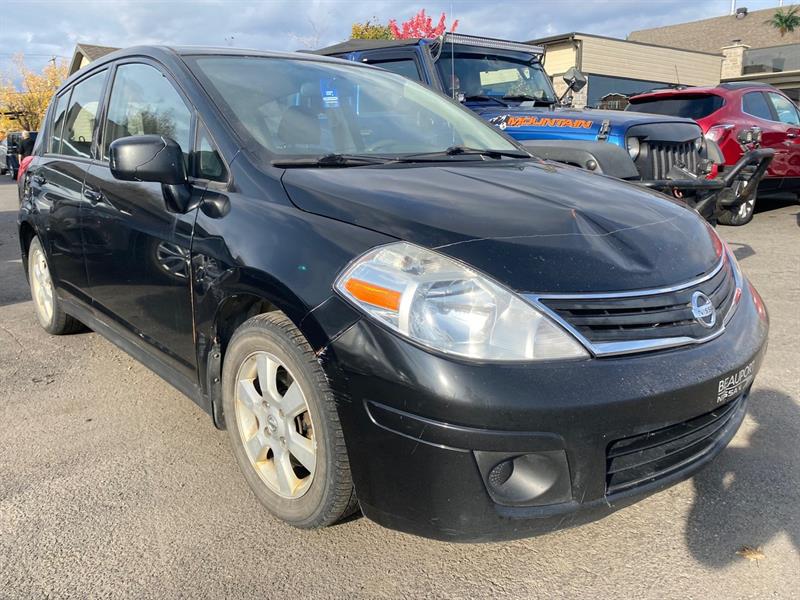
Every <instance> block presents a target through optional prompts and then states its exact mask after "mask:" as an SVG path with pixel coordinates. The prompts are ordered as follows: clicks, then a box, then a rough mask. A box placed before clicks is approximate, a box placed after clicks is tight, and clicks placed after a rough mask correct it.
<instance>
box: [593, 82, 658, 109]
mask: <svg viewBox="0 0 800 600" xmlns="http://www.w3.org/2000/svg"><path fill="white" fill-rule="evenodd" d="M588 79H589V85H588V88H587V91H586V94H587V99H586V106H591V107H594V108H597V107H598V106H599V105H600V103H601V102H602V99H603V98H604V97H606V96H610V95H611V94H614V95H615V96H635V95H636V94H642V93H644V92H649V91H651V90H654V89H659V88H668V87H670V84H669V83H665V82H662V81H645V80H642V79H625V78H624V77H608V76H606V75H589V76H588ZM630 110H635V109H633V108H631V109H630Z"/></svg>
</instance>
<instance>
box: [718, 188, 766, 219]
mask: <svg viewBox="0 0 800 600" xmlns="http://www.w3.org/2000/svg"><path fill="white" fill-rule="evenodd" d="M755 208H756V195H755V194H753V197H752V198H750V199H749V200H748V201H747V202H745V203H744V204H742V205H741V206H739V207H737V208H734V209H728V210H724V211H722V213H721V214H720V215H719V217H717V221H718V222H719V223H721V224H723V225H732V226H734V227H738V226H740V225H747V224H748V223H749V222H750V221H752V220H753V213H754V212H755Z"/></svg>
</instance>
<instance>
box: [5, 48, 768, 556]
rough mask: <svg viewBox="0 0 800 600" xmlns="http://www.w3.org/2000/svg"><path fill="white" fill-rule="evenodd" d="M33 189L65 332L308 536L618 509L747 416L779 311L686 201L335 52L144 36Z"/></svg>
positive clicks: (112, 67)
mask: <svg viewBox="0 0 800 600" xmlns="http://www.w3.org/2000/svg"><path fill="white" fill-rule="evenodd" d="M35 154H36V156H35V159H34V160H33V162H32V164H31V166H30V168H29V169H28V171H27V172H26V174H25V181H24V182H23V185H22V186H21V190H22V198H21V207H20V213H19V234H20V241H21V248H22V256H23V259H24V264H26V265H27V273H28V277H29V280H30V285H31V291H32V295H33V298H34V305H35V308H36V313H37V315H38V318H39V320H40V322H41V324H42V326H43V327H44V328H45V329H46V330H47V331H48V332H50V333H53V334H63V333H67V332H72V331H76V330H77V329H79V328H80V327H81V324H84V325H86V326H88V327H90V328H92V329H93V330H95V331H97V332H98V333H100V334H102V335H103V336H105V337H107V338H108V339H109V340H111V341H112V342H114V343H115V344H117V345H118V346H119V347H121V348H122V349H123V350H125V351H127V352H129V353H130V354H131V355H132V356H133V357H135V358H136V359H138V360H140V361H142V362H143V363H144V364H146V365H147V366H148V367H149V368H151V369H152V370H153V371H155V372H156V373H158V374H159V375H161V376H162V377H164V378H165V379H166V380H167V381H169V382H170V383H171V384H172V385H174V386H175V387H177V388H178V389H179V390H181V391H182V392H184V393H186V394H187V395H188V396H190V397H191V398H192V399H193V400H194V401H195V402H197V403H198V404H199V405H200V406H201V407H202V408H203V409H205V410H206V411H208V412H209V413H210V414H211V415H212V416H213V420H214V423H215V424H216V425H217V426H218V427H220V428H227V430H228V432H229V435H230V442H231V446H232V448H233V452H234V454H235V456H236V459H237V461H238V463H239V465H240V467H241V469H242V472H243V473H244V476H245V478H246V479H247V481H248V483H249V484H250V486H251V488H252V489H253V492H254V493H255V495H256V496H257V497H258V499H259V500H260V501H261V502H262V503H263V504H264V505H266V507H267V508H268V509H269V510H270V511H271V512H272V513H273V514H275V515H277V516H278V517H279V518H281V519H283V520H284V521H287V522H289V523H291V524H293V525H296V526H299V527H317V526H323V525H328V524H331V523H333V522H334V521H337V520H338V519H341V518H343V517H344V516H346V515H348V514H349V513H351V512H353V511H354V510H356V507H358V506H360V508H361V510H362V511H363V512H364V514H365V515H366V516H368V517H369V518H371V519H374V520H375V521H377V522H379V523H381V524H383V525H386V526H388V527H393V528H396V529H400V530H403V531H408V532H412V533H415V534H418V535H423V536H429V537H434V538H440V539H447V540H462V541H463V540H492V539H503V538H514V537H522V536H527V535H532V534H534V533H537V532H544V531H550V530H553V529H556V528H559V527H566V526H572V525H576V524H579V523H582V522H586V521H589V520H592V519H597V518H599V517H601V516H603V515H606V514H608V513H610V512H611V511H613V510H615V509H618V508H620V507H622V506H625V505H627V504H630V503H631V502H633V501H635V500H636V499H639V498H641V497H643V496H646V495H647V494H650V493H652V492H654V491H656V490H659V489H661V488H664V487H665V486H668V485H670V484H672V483H675V482H676V481H679V480H681V479H683V478H685V477H687V476H689V475H691V474H692V473H694V472H695V471H696V470H697V469H699V468H700V467H701V466H702V465H704V464H705V463H707V462H709V461H710V460H711V459H712V458H713V457H714V456H715V455H717V454H718V453H719V452H720V451H721V450H722V449H723V448H724V447H725V445H726V444H727V443H728V441H729V440H730V439H731V437H732V436H733V435H734V433H735V432H736V430H737V428H738V427H739V425H740V423H741V421H742V419H743V415H744V412H745V407H746V401H747V395H748V392H749V389H750V386H751V384H752V381H753V377H754V376H755V373H756V371H757V370H758V368H759V366H760V363H761V360H762V357H763V353H764V349H765V344H766V338H767V329H768V321H767V315H766V310H765V308H764V304H763V302H762V301H761V299H760V297H759V295H758V294H757V293H756V291H755V290H754V289H753V287H752V286H751V285H750V284H749V283H748V282H747V280H746V279H745V278H744V277H743V275H742V273H741V271H740V269H739V266H738V264H737V262H736V259H735V258H734V256H733V254H732V253H731V251H730V250H729V249H728V248H727V247H726V246H725V244H724V243H723V242H722V241H720V239H719V237H717V234H716V233H715V232H714V230H713V229H712V228H710V227H709V226H707V225H706V224H705V223H704V222H703V220H702V219H701V218H700V217H699V216H698V215H697V214H696V213H695V212H693V211H692V210H689V209H687V208H686V207H685V206H683V205H681V204H680V203H679V202H677V201H673V200H670V199H668V198H666V197H665V196H662V195H659V194H657V193H655V192H650V191H646V190H642V189H640V188H638V187H634V186H632V185H629V184H625V183H621V182H619V181H616V180H613V179H609V178H606V177H604V176H602V175H596V174H591V173H588V172H586V171H582V170H579V169H575V168H572V167H569V166H565V165H560V164H555V163H548V162H542V161H540V160H538V159H535V158H533V157H531V156H530V155H529V154H528V153H527V152H525V150H524V149H522V148H521V147H520V146H518V145H517V144H516V142H514V141H513V140H511V139H510V138H508V137H506V136H505V135H504V134H502V133H501V132H499V131H497V130H495V129H493V128H492V127H491V126H490V125H487V124H486V123H484V122H483V121H481V120H480V119H479V118H478V117H476V116H473V115H472V114H471V113H470V112H468V111H467V110H465V109H463V108H462V107H460V106H459V105H457V104H455V103H453V102H451V101H450V100H448V99H446V98H443V97H441V96H439V95H438V94H436V93H435V92H433V91H431V90H428V89H426V88H424V87H422V86H420V85H418V84H416V83H413V82H411V81H409V80H407V79H406V78H403V77H401V76H399V75H395V74H392V73H389V72H386V71H383V70H381V69H378V68H375V67H371V66H366V65H358V64H353V63H347V62H344V61H339V60H336V59H329V58H322V57H317V56H311V55H296V54H273V53H263V52H255V51H253V52H250V51H241V50H230V49H228V50H214V49H202V48H200V49H198V48H174V49H170V48H155V47H140V48H132V49H128V50H123V51H118V52H115V53H113V54H110V55H108V56H107V57H104V58H103V59H101V60H99V61H97V62H95V63H92V65H90V67H88V68H86V69H82V70H81V71H79V72H78V73H76V74H75V75H73V76H72V77H71V78H70V79H69V80H68V81H67V82H66V83H65V84H64V85H63V86H62V87H61V89H60V90H59V91H58V93H57V94H56V96H55V98H54V99H53V101H52V103H51V106H50V108H49V110H48V114H47V117H46V127H45V130H44V133H43V134H42V135H40V137H39V140H38V147H37V148H36V151H35Z"/></svg>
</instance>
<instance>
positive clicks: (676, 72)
mask: <svg viewBox="0 0 800 600" xmlns="http://www.w3.org/2000/svg"><path fill="white" fill-rule="evenodd" d="M672 66H673V67H675V83H677V84H678V85H680V84H681V77H680V75H678V63H672Z"/></svg>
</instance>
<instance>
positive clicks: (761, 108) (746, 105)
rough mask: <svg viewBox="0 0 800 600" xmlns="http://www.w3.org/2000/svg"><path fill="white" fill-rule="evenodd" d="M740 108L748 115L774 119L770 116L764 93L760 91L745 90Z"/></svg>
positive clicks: (769, 119)
mask: <svg viewBox="0 0 800 600" xmlns="http://www.w3.org/2000/svg"><path fill="white" fill-rule="evenodd" d="M742 110H743V111H744V112H746V113H747V114H748V115H752V116H754V117H758V118H759V119H764V120H766V121H774V120H775V117H773V116H772V110H770V105H769V103H768V102H767V99H766V98H765V97H764V94H762V93H761V92H747V93H746V94H745V95H744V96H742Z"/></svg>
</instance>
